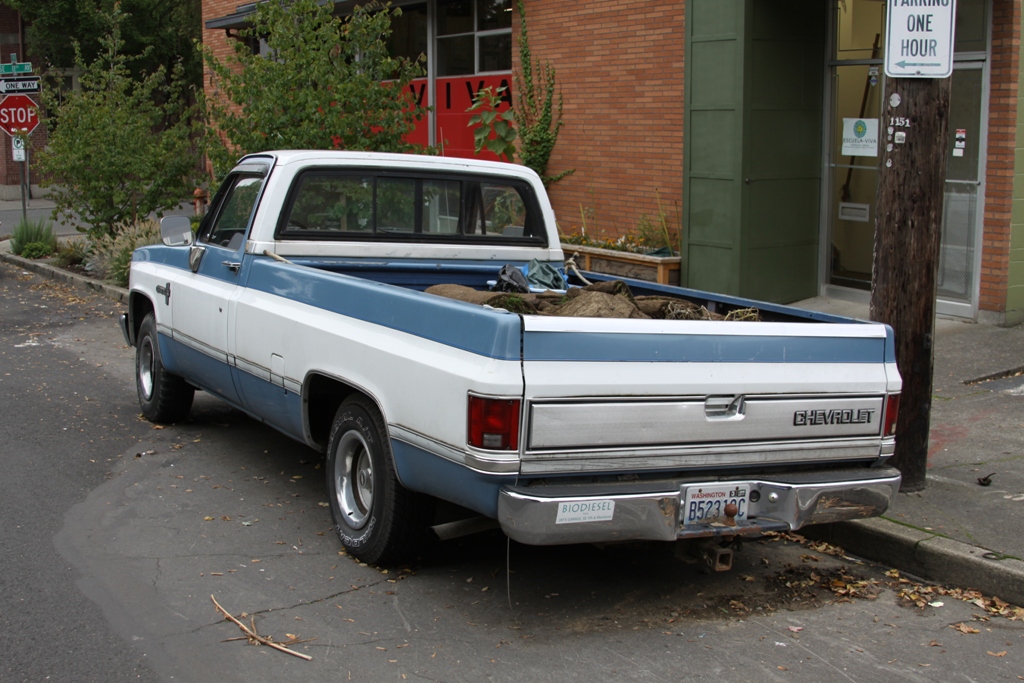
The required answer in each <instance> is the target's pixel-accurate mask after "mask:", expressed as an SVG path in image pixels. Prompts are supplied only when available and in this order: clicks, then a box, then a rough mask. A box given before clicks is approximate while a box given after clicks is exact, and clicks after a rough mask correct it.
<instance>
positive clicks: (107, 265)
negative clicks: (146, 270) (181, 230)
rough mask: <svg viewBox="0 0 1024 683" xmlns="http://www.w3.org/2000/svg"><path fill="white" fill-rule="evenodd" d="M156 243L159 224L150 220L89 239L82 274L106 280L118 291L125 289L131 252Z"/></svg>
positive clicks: (158, 240) (130, 262)
mask: <svg viewBox="0 0 1024 683" xmlns="http://www.w3.org/2000/svg"><path fill="white" fill-rule="evenodd" d="M158 242H160V224H159V223H157V222H156V221H152V220H146V221H142V222H141V223H134V224H131V225H127V226H124V227H121V228H120V229H118V230H116V231H115V233H114V235H113V236H111V235H97V236H95V237H93V238H92V245H91V249H90V255H89V257H88V259H87V261H86V264H85V267H86V270H89V271H90V272H92V273H93V275H95V276H96V277H98V278H100V279H101V280H108V281H110V282H113V283H114V284H115V285H117V286H119V287H127V286H128V274H129V270H130V268H131V265H132V252H134V251H135V249H137V248H138V247H144V246H146V245H147V244H157V243H158Z"/></svg>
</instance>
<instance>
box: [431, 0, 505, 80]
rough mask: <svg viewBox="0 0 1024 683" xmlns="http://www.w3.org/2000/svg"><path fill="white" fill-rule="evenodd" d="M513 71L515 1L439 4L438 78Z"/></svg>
mask: <svg viewBox="0 0 1024 683" xmlns="http://www.w3.org/2000/svg"><path fill="white" fill-rule="evenodd" d="M511 70H512V0H442V1H441V2H438V4H437V75H438V76H439V77H444V76H462V75H468V74H480V73H491V72H495V71H511Z"/></svg>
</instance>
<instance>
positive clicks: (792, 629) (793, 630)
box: [787, 626, 804, 633]
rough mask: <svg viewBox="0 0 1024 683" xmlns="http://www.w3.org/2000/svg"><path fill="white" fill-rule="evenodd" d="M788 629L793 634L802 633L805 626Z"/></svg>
mask: <svg viewBox="0 0 1024 683" xmlns="http://www.w3.org/2000/svg"><path fill="white" fill-rule="evenodd" d="M787 628H789V630H790V631H792V632H793V633H800V631H803V630H804V627H803V626H789V627H787Z"/></svg>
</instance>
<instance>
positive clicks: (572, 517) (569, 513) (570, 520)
mask: <svg viewBox="0 0 1024 683" xmlns="http://www.w3.org/2000/svg"><path fill="white" fill-rule="evenodd" d="M614 515H615V501H614V500H576V501H572V502H568V503H559V504H558V514H557V515H556V516H555V524H577V523H579V522H607V521H609V520H610V519H611V518H612V517H613V516H614Z"/></svg>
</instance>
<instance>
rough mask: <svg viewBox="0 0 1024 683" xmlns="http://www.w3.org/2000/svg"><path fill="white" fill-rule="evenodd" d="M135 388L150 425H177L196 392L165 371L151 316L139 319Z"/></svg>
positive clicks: (190, 407)
mask: <svg viewBox="0 0 1024 683" xmlns="http://www.w3.org/2000/svg"><path fill="white" fill-rule="evenodd" d="M135 388H136V390H137V391H138V394H139V406H140V407H141V408H142V414H143V415H145V417H146V419H147V420H149V421H150V422H180V421H181V420H184V419H185V418H186V417H188V413H189V411H190V410H191V409H192V399H193V398H194V397H195V392H196V390H195V388H194V387H192V385H190V384H189V383H188V382H186V381H185V380H183V379H182V378H181V377H178V376H177V375H172V374H171V373H169V372H167V371H166V370H165V369H164V364H163V362H162V361H161V360H160V344H159V343H158V341H157V336H156V319H155V318H154V317H153V314H152V313H147V314H146V317H145V318H143V319H142V325H140V326H139V335H138V338H137V339H136V341H135Z"/></svg>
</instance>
